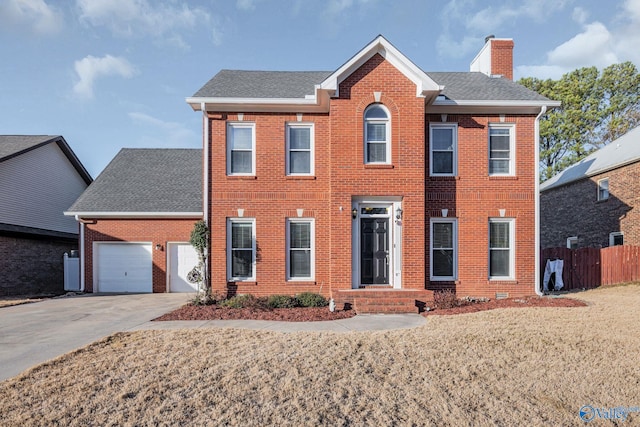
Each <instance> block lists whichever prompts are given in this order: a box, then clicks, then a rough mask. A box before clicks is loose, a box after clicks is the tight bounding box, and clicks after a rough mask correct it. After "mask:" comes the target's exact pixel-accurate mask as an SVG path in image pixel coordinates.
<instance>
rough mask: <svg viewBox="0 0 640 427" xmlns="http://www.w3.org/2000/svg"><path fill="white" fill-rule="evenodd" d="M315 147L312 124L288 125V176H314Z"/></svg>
mask: <svg viewBox="0 0 640 427" xmlns="http://www.w3.org/2000/svg"><path fill="white" fill-rule="evenodd" d="M313 145H314V127H313V124H312V123H289V124H287V160H286V163H287V175H313V174H314V171H313V169H314V147H313Z"/></svg>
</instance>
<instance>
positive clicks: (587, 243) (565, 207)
mask: <svg viewBox="0 0 640 427" xmlns="http://www.w3.org/2000/svg"><path fill="white" fill-rule="evenodd" d="M638 176H640V162H635V163H631V164H628V165H626V166H622V167H619V168H617V169H613V170H610V171H607V172H604V173H601V174H598V175H594V176H592V177H589V178H585V179H582V180H579V181H574V182H572V183H569V184H567V185H563V186H560V187H556V188H551V189H549V190H546V191H543V192H542V193H541V194H540V246H541V247H542V248H550V247H565V246H566V245H567V238H569V237H577V242H576V244H577V247H579V248H584V247H608V246H610V242H609V234H610V233H615V232H621V233H622V234H623V238H624V244H625V245H636V246H640V213H639V212H638V211H637V210H636V209H634V207H636V206H640V180H638ZM605 178H607V179H608V180H609V197H608V198H607V199H606V200H602V201H599V200H598V181H599V180H601V179H605Z"/></svg>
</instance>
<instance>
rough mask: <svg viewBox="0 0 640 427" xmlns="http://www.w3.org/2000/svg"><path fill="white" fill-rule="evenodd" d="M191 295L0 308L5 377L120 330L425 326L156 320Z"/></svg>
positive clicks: (372, 318) (74, 299)
mask: <svg viewBox="0 0 640 427" xmlns="http://www.w3.org/2000/svg"><path fill="white" fill-rule="evenodd" d="M189 298H191V295H189V294H166V293H165V294H131V295H80V296H70V297H62V298H54V299H49V300H44V301H40V302H35V303H30V304H23V305H17V306H12V307H2V308H0V381H3V380H5V379H7V378H11V377H13V376H15V375H17V374H19V373H21V372H23V371H24V370H26V369H28V368H30V367H32V366H35V365H38V364H40V363H43V362H46V361H47V360H50V359H53V358H55V357H58V356H60V355H63V354H65V353H68V352H70V351H73V350H75V349H77V348H80V347H83V346H85V345H88V344H90V343H92V342H94V341H96V340H99V339H101V338H104V337H106V336H108V335H111V334H113V333H116V332H124V331H139V330H150V329H184V328H241V329H255V330H263V331H277V332H300V331H309V332H310V331H333V332H349V331H372V330H388V329H404V328H413V327H416V326H420V325H422V324H424V323H425V321H426V319H425V318H424V317H422V316H420V315H418V314H384V315H373V314H370V315H358V316H355V317H352V318H349V319H340V320H331V321H323V322H278V321H264V320H208V321H171V322H151V319H154V318H156V317H159V316H161V315H162V314H164V313H168V312H170V311H172V310H174V309H176V308H178V307H180V306H181V305H183V304H185V303H186V302H187V301H188V300H189Z"/></svg>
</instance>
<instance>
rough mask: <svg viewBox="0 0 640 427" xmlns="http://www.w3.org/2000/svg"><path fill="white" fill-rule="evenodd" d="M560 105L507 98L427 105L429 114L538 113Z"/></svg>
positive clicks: (449, 101) (437, 101)
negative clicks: (509, 99)
mask: <svg viewBox="0 0 640 427" xmlns="http://www.w3.org/2000/svg"><path fill="white" fill-rule="evenodd" d="M543 106H546V107H547V108H554V107H559V106H560V102H558V101H551V100H549V101H518V100H516V101H505V100H456V101H454V100H444V101H442V100H436V101H435V102H434V103H433V104H431V105H429V106H428V107H427V111H426V112H427V114H439V113H446V114H456V113H477V114H505V113H511V114H538V113H539V112H540V108H542V107H543Z"/></svg>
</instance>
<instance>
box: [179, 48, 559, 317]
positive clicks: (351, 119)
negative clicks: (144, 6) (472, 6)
mask: <svg viewBox="0 0 640 427" xmlns="http://www.w3.org/2000/svg"><path fill="white" fill-rule="evenodd" d="M512 49H513V41H512V40H510V39H496V38H488V39H487V41H486V44H485V45H484V47H483V48H482V50H481V51H480V53H479V54H478V55H477V56H476V58H475V59H474V60H473V62H472V64H471V68H470V69H471V71H470V72H431V73H426V72H424V71H422V69H420V68H419V67H418V66H416V65H415V64H414V63H413V62H411V61H410V60H409V59H408V58H407V57H405V56H404V55H403V54H402V53H401V52H400V51H399V50H398V49H396V48H395V47H394V46H393V45H392V44H391V43H389V42H388V41H387V40H386V39H385V38H384V37H382V36H378V37H376V38H375V39H374V40H373V41H372V42H371V43H369V44H368V45H367V46H365V47H364V48H363V49H362V50H360V51H359V52H357V53H356V54H355V55H354V56H353V57H352V58H351V59H349V60H348V61H347V62H346V63H344V64H343V65H341V66H340V67H338V68H337V70H336V71H333V72H331V71H328V72H272V71H238V70H222V71H220V72H219V73H218V74H216V75H215V76H214V77H213V78H212V79H211V80H210V81H209V82H207V83H206V84H205V85H204V86H203V87H202V88H201V89H200V90H198V91H197V92H196V93H195V95H194V96H192V97H190V98H188V99H187V102H188V103H189V105H191V107H192V108H193V109H194V110H195V111H200V112H201V113H202V117H203V130H204V132H203V134H204V138H203V148H204V150H203V153H204V177H205V179H204V216H205V218H206V219H207V221H208V223H209V225H210V228H211V236H212V237H211V251H210V265H209V267H210V273H211V283H212V287H213V290H214V291H219V292H224V293H228V292H230V293H236V292H237V293H251V294H254V295H268V294H295V293H299V292H302V291H312V292H319V293H322V294H324V295H327V296H328V295H331V296H333V297H334V298H335V299H336V300H337V301H338V302H339V303H356V305H357V299H358V298H361V299H362V301H365V299H366V300H372V299H374V298H375V297H380V298H382V301H383V302H382V304H384V303H385V301H386V302H389V301H390V298H392V297H393V298H406V299H407V300H408V301H415V300H420V299H426V298H430V297H431V296H432V293H433V291H436V290H441V289H452V290H454V291H455V292H456V294H457V295H458V296H467V295H468V296H486V297H492V298H494V297H503V296H510V297H514V296H521V295H531V294H534V293H535V292H536V287H535V283H537V282H538V281H539V280H538V277H539V276H538V275H539V271H538V269H537V267H536V266H537V265H538V262H537V259H538V246H539V244H538V241H537V235H538V233H537V231H538V223H537V213H538V212H537V209H538V205H537V193H538V191H537V182H538V168H537V165H538V154H537V149H538V118H539V115H540V114H541V113H543V112H544V111H546V109H547V108H548V107H553V106H557V105H558V103H557V102H555V101H551V100H549V99H547V98H545V97H542V96H540V95H539V94H537V93H534V92H532V91H529V90H528V89H526V88H524V87H522V86H520V85H518V84H516V83H514V82H513V81H512V75H513V73H512V68H513V60H512ZM385 297H388V298H387V299H386V300H385ZM369 302H371V301H369ZM364 304H365V303H364V302H362V305H364Z"/></svg>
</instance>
